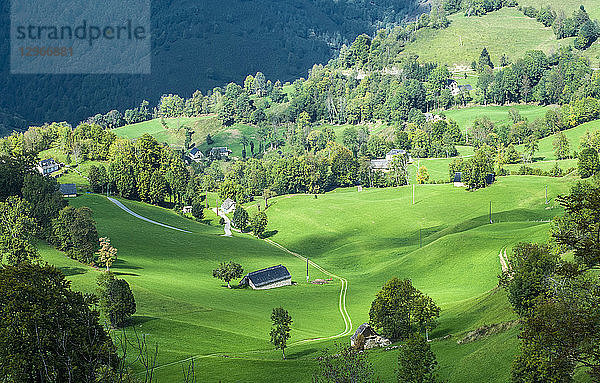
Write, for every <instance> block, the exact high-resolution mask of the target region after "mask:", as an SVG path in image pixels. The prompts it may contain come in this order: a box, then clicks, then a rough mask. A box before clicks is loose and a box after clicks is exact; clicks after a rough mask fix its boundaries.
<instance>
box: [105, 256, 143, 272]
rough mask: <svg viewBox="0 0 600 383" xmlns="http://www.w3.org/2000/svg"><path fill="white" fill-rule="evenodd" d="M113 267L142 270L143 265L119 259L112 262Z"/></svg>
mask: <svg viewBox="0 0 600 383" xmlns="http://www.w3.org/2000/svg"><path fill="white" fill-rule="evenodd" d="M112 267H114V268H115V269H124V270H141V269H142V267H140V266H135V265H130V264H129V263H127V262H125V261H124V260H122V259H117V260H116V261H115V262H114V263H113V264H112Z"/></svg>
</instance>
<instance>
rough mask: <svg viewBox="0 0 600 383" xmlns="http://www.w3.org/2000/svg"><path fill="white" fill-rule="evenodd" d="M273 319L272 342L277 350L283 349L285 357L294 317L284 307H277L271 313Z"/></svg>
mask: <svg viewBox="0 0 600 383" xmlns="http://www.w3.org/2000/svg"><path fill="white" fill-rule="evenodd" d="M271 321H272V322H273V325H272V327H271V332H270V333H269V334H270V335H271V343H273V345H274V346H275V349H276V350H281V352H282V353H283V359H285V349H286V348H287V340H288V339H290V330H291V328H290V325H291V324H292V317H291V315H290V314H289V313H288V312H287V310H284V309H283V307H277V308H274V309H273V312H272V313H271Z"/></svg>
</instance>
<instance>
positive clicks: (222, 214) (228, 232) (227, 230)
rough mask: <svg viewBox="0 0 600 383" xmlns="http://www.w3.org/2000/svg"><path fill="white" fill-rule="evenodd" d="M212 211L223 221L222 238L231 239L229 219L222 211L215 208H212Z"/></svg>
mask: <svg viewBox="0 0 600 383" xmlns="http://www.w3.org/2000/svg"><path fill="white" fill-rule="evenodd" d="M212 211H214V212H215V214H216V215H218V216H219V217H221V218H223V220H224V221H225V234H223V237H231V220H230V219H229V217H228V216H227V215H226V214H225V213H223V211H222V210H219V209H217V208H214V207H213V208H212Z"/></svg>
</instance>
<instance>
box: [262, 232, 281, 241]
mask: <svg viewBox="0 0 600 383" xmlns="http://www.w3.org/2000/svg"><path fill="white" fill-rule="evenodd" d="M277 233H279V231H277V230H269V231H265V232H264V233H263V234H262V235H261V236H260V237H261V238H263V239H265V238H270V237H272V236H274V235H275V234H277Z"/></svg>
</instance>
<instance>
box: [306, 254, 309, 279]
mask: <svg viewBox="0 0 600 383" xmlns="http://www.w3.org/2000/svg"><path fill="white" fill-rule="evenodd" d="M308 279H309V278H308V258H306V282H308Z"/></svg>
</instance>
